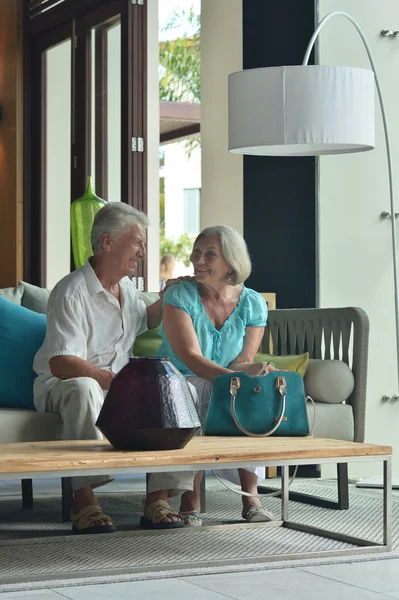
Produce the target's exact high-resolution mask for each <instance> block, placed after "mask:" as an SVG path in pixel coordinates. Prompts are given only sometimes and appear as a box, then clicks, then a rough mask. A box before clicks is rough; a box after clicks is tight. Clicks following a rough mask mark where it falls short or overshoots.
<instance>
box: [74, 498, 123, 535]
mask: <svg viewBox="0 0 399 600" xmlns="http://www.w3.org/2000/svg"><path fill="white" fill-rule="evenodd" d="M71 521H72V531H73V533H77V534H86V533H89V534H93V533H113V532H114V531H115V530H116V528H115V526H114V525H113V523H112V521H111V519H110V518H109V516H108V515H106V514H104V513H103V511H102V508H101V506H100V505H98V504H97V505H94V504H93V505H89V506H86V507H85V508H82V510H81V511H80V512H78V513H74V512H73V510H72V512H71ZM98 523H101V525H98Z"/></svg>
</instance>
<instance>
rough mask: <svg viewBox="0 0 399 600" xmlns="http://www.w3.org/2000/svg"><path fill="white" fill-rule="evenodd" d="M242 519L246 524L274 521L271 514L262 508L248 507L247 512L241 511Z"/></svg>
mask: <svg viewBox="0 0 399 600" xmlns="http://www.w3.org/2000/svg"><path fill="white" fill-rule="evenodd" d="M242 518H243V519H245V520H246V522H247V523H268V522H269V521H273V519H274V517H273V515H272V513H271V512H269V511H268V510H266V509H265V508H263V506H250V507H249V508H248V510H246V511H244V510H243V511H242Z"/></svg>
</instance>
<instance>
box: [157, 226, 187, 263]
mask: <svg viewBox="0 0 399 600" xmlns="http://www.w3.org/2000/svg"><path fill="white" fill-rule="evenodd" d="M193 243H194V237H191V236H190V235H187V233H183V235H181V236H180V237H179V238H177V239H169V238H166V237H165V236H164V234H163V232H161V236H160V241H159V250H160V255H161V256H162V255H163V254H169V253H170V254H173V255H174V256H175V258H176V260H178V261H181V262H183V263H184V266H185V267H189V266H190V255H191V250H192V247H193Z"/></svg>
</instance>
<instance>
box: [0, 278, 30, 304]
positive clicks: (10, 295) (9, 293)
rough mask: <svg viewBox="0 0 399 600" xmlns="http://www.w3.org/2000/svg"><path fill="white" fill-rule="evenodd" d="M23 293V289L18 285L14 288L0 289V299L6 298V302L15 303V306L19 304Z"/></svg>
mask: <svg viewBox="0 0 399 600" xmlns="http://www.w3.org/2000/svg"><path fill="white" fill-rule="evenodd" d="M23 291H24V288H23V286H22V285H21V284H20V283H19V284H18V285H16V286H15V287H9V288H3V289H1V290H0V297H1V298H6V300H10V301H11V302H15V304H21V300H22V294H23Z"/></svg>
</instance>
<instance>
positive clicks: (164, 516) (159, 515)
mask: <svg viewBox="0 0 399 600" xmlns="http://www.w3.org/2000/svg"><path fill="white" fill-rule="evenodd" d="M140 527H142V528H143V529H174V528H176V527H184V522H183V517H182V516H181V515H180V514H178V513H175V512H174V511H173V509H172V508H171V507H170V506H169V504H168V503H167V502H166V501H165V500H162V499H158V500H155V501H154V502H151V503H148V498H147V501H144V516H142V517H141V519H140Z"/></svg>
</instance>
